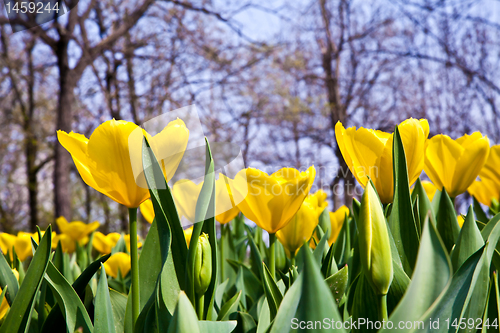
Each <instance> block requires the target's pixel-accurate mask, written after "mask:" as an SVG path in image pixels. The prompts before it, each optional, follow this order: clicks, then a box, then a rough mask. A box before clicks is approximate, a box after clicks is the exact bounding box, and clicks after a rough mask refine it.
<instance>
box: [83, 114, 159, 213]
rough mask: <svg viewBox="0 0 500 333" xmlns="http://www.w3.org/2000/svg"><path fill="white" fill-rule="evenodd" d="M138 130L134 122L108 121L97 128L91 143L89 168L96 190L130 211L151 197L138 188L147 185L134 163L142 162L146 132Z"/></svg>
mask: <svg viewBox="0 0 500 333" xmlns="http://www.w3.org/2000/svg"><path fill="white" fill-rule="evenodd" d="M138 128H139V127H138V126H137V125H135V124H134V123H131V122H126V121H123V120H114V119H113V120H109V121H106V122H105V123H103V124H101V125H100V126H99V127H97V128H96V130H95V131H94V133H92V135H91V136H90V139H89V143H88V157H89V158H88V159H89V169H90V172H91V174H92V176H93V178H94V180H95V182H96V184H97V186H98V187H99V188H98V189H97V190H98V191H100V192H102V193H104V194H106V195H107V196H109V197H110V198H111V199H113V200H115V201H116V202H118V203H120V204H122V205H125V206H127V207H129V208H137V207H139V205H140V204H141V203H142V202H143V201H145V200H146V199H147V198H148V197H149V191H148V189H147V188H143V187H140V186H139V185H137V184H138V183H145V182H144V179H143V178H144V177H143V175H142V174H141V175H142V178H141V177H139V178H141V179H139V178H137V179H136V178H135V176H134V172H133V169H132V164H131V163H132V161H133V162H134V163H142V156H141V152H142V134H143V132H142V131H141V130H139V131H135V130H136V129H138ZM129 142H131V144H130V146H129ZM141 165H142V164H141ZM135 168H136V169H139V170H141V169H142V168H141V166H140V165H139V166H136V167H135Z"/></svg>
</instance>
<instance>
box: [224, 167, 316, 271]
mask: <svg viewBox="0 0 500 333" xmlns="http://www.w3.org/2000/svg"><path fill="white" fill-rule="evenodd" d="M315 176H316V169H315V168H314V166H311V167H310V168H309V169H307V171H304V172H299V171H298V170H296V169H293V168H283V169H281V170H279V171H277V172H275V173H273V174H272V175H268V174H267V173H265V172H263V171H260V170H257V169H254V168H248V169H243V170H241V171H240V172H238V173H237V174H236V177H235V178H234V180H233V181H230V186H231V192H232V193H233V197H234V200H235V202H237V203H238V204H237V206H238V208H239V209H240V211H241V212H242V213H243V215H245V216H246V217H247V218H249V219H250V220H252V221H253V222H255V223H256V224H257V225H258V226H259V227H260V228H262V229H264V230H266V231H267V232H268V233H269V247H270V256H269V266H270V271H271V275H272V277H273V278H274V274H275V261H274V259H275V245H274V243H275V241H276V235H275V233H276V232H277V231H278V230H280V229H282V228H284V227H285V226H286V225H287V224H288V223H289V222H290V220H291V219H292V218H293V216H294V215H295V214H296V213H297V211H298V210H299V208H300V206H301V205H302V202H303V201H304V199H305V198H306V197H307V195H308V194H309V190H310V189H311V186H312V183H313V181H314V177H315Z"/></svg>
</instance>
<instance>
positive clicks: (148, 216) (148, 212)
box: [139, 200, 155, 223]
mask: <svg viewBox="0 0 500 333" xmlns="http://www.w3.org/2000/svg"><path fill="white" fill-rule="evenodd" d="M139 209H140V210H141V214H142V216H143V217H144V219H145V220H146V221H148V223H153V220H154V218H155V211H154V209H153V202H152V201H151V200H146V201H144V202H143V203H141V205H140V206H139Z"/></svg>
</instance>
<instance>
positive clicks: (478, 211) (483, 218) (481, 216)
mask: <svg viewBox="0 0 500 333" xmlns="http://www.w3.org/2000/svg"><path fill="white" fill-rule="evenodd" d="M472 202H473V204H474V213H476V218H477V219H478V220H479V221H481V222H483V223H485V224H486V223H488V217H487V216H486V213H485V212H484V210H483V208H481V204H480V203H479V201H477V199H476V198H475V197H472Z"/></svg>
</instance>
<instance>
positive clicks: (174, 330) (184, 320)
mask: <svg viewBox="0 0 500 333" xmlns="http://www.w3.org/2000/svg"><path fill="white" fill-rule="evenodd" d="M167 333H200V326H199V324H198V317H197V316H196V312H195V311H194V308H193V306H192V305H191V302H190V301H189V299H188V298H187V296H186V294H185V293H184V292H181V293H180V294H179V300H178V301H177V306H176V307H175V312H174V316H173V317H172V320H171V321H170V325H169V326H168V331H167Z"/></svg>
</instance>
